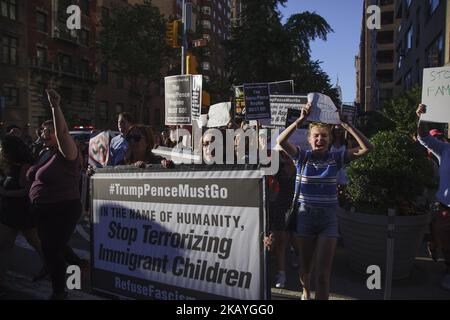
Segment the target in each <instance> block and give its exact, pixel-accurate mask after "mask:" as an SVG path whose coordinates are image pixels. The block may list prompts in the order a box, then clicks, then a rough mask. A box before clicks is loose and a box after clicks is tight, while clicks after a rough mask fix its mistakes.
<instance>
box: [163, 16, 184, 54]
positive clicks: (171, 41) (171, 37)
mask: <svg viewBox="0 0 450 320" xmlns="http://www.w3.org/2000/svg"><path fill="white" fill-rule="evenodd" d="M180 27H181V20H173V21H169V22H167V25H166V43H167V45H169V46H171V47H172V48H180V47H181V44H180V29H181V28H180Z"/></svg>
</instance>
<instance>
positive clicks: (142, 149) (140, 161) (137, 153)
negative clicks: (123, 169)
mask: <svg viewBox="0 0 450 320" xmlns="http://www.w3.org/2000/svg"><path fill="white" fill-rule="evenodd" d="M126 140H127V142H128V150H127V152H126V154H125V159H124V161H123V163H122V164H125V165H130V164H132V165H135V166H137V167H140V168H144V167H145V166H146V165H147V164H161V165H162V166H163V167H164V168H170V167H172V166H173V162H172V161H171V160H167V159H165V158H163V157H161V156H158V155H155V154H154V153H153V152H152V149H153V147H154V141H153V130H152V128H151V127H149V126H145V125H141V124H137V125H133V126H131V128H130V129H129V130H128V133H127V135H126Z"/></svg>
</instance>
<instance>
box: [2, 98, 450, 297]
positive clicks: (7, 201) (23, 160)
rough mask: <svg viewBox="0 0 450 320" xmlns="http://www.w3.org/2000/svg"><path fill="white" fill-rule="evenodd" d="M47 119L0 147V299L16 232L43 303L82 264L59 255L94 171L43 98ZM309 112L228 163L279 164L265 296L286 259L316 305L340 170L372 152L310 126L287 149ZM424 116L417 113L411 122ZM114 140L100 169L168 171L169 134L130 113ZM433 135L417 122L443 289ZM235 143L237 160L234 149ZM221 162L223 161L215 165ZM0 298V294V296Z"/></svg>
mask: <svg viewBox="0 0 450 320" xmlns="http://www.w3.org/2000/svg"><path fill="white" fill-rule="evenodd" d="M47 94H48V99H49V102H50V107H51V111H52V119H51V120H48V121H45V122H44V123H43V124H42V125H41V127H40V128H39V129H38V130H37V132H36V135H37V139H36V140H35V141H32V139H31V137H29V136H26V135H24V134H23V133H22V131H21V130H20V128H19V127H17V126H11V127H9V128H8V130H7V134H6V136H5V137H4V138H3V139H2V141H1V149H0V171H1V180H0V197H1V200H2V201H1V212H0V290H1V287H2V284H3V283H2V280H3V279H4V276H5V272H6V269H7V263H8V261H9V260H10V259H9V257H10V254H11V249H12V248H13V246H14V242H15V239H16V237H17V235H18V233H19V232H21V233H23V235H24V236H25V238H26V240H27V241H28V242H29V244H30V245H31V246H32V247H33V248H34V249H35V250H36V252H37V253H38V254H39V256H40V258H41V260H42V269H41V271H40V272H39V274H38V275H36V277H35V278H36V280H38V279H41V278H42V277H44V276H46V275H47V274H49V275H50V278H51V281H52V288H53V292H52V296H51V297H50V298H51V299H64V298H65V297H66V295H67V293H66V291H65V270H66V264H77V265H80V266H86V261H84V260H82V259H80V258H79V257H77V256H76V254H75V253H74V252H73V250H72V249H71V248H70V246H69V240H70V237H71V235H72V233H73V231H74V229H75V226H76V224H77V222H78V221H79V219H80V216H81V215H82V212H83V209H82V207H81V200H80V187H79V186H80V177H81V174H82V172H85V171H86V169H87V171H86V172H87V174H88V175H93V174H95V168H94V167H92V166H88V165H87V159H88V148H87V146H86V144H85V143H83V142H82V141H79V140H77V139H74V138H73V137H71V136H70V134H69V129H68V126H67V123H66V120H65V118H64V115H63V113H62V111H61V108H60V96H59V95H58V93H57V92H56V91H54V90H48V91H47ZM311 108H312V106H311V104H307V105H306V107H304V108H302V110H301V115H300V117H299V118H298V119H297V120H296V121H295V122H294V123H292V124H291V125H290V126H289V127H287V128H286V130H284V131H283V132H282V133H281V135H280V136H279V137H278V139H277V141H276V144H275V143H272V141H270V139H269V138H270V135H269V134H268V131H267V130H265V129H261V128H258V129H259V130H258V131H257V135H256V136H255V137H254V138H253V139H252V138H250V139H248V137H247V138H246V137H245V136H243V135H236V136H235V140H234V144H235V148H234V155H233V156H234V157H235V158H234V159H236V160H243V162H244V163H248V162H249V161H248V160H249V152H247V151H248V150H250V147H252V146H254V145H255V144H256V145H257V146H258V147H257V148H258V149H260V150H263V151H264V152H267V153H268V154H269V155H270V154H271V152H272V149H273V150H277V152H278V154H279V156H280V166H279V170H278V172H277V173H276V174H275V175H273V176H271V177H269V178H268V182H269V183H268V184H269V191H270V192H269V194H270V197H269V206H268V208H269V228H270V230H271V231H272V232H273V233H272V234H271V235H270V236H268V237H267V238H265V241H264V242H265V245H266V247H267V248H268V249H270V250H272V248H274V251H275V257H276V270H277V272H276V276H275V286H276V287H277V288H284V287H285V284H286V262H287V256H286V253H287V251H288V249H290V250H291V251H292V252H294V253H295V254H294V260H295V261H292V262H293V265H296V266H300V268H299V279H300V282H301V285H302V290H303V292H302V295H301V298H302V300H308V299H310V298H311V290H310V277H311V273H312V268H313V267H314V268H315V269H316V272H315V275H316V279H315V280H316V286H315V288H316V293H315V298H316V299H328V298H329V290H330V278H331V269H332V263H333V257H334V255H335V250H336V246H337V239H338V237H339V230H338V218H337V210H338V207H339V206H341V207H346V205H347V201H346V199H345V186H346V185H347V184H348V183H349V180H348V178H347V175H346V169H345V167H346V165H347V164H348V163H350V162H351V161H353V160H356V159H358V158H360V157H362V156H364V155H366V154H367V153H368V152H370V151H371V150H372V149H373V146H372V145H371V143H370V142H369V141H368V139H367V138H366V137H365V136H364V135H363V134H362V133H361V132H360V131H359V130H358V129H356V128H355V127H354V126H353V125H352V124H349V123H347V122H345V121H342V124H341V125H335V126H332V125H327V124H322V123H311V124H310V125H309V131H308V142H309V145H310V148H309V149H308V150H304V149H302V148H300V147H299V146H296V145H292V144H291V143H290V142H289V138H290V136H291V135H292V134H293V133H294V132H295V131H296V130H297V129H299V128H300V127H302V125H303V124H304V123H305V122H306V121H307V120H308V115H309V114H310V112H311ZM424 112H425V107H424V106H422V105H421V106H419V108H418V110H417V114H418V115H419V116H420V115H421V114H423V113H424ZM117 128H118V131H119V134H118V135H117V136H115V137H113V138H112V139H111V141H110V144H109V150H108V152H109V157H108V163H107V165H108V166H117V165H133V166H136V167H138V168H145V167H146V166H147V165H160V166H161V167H162V168H166V169H170V168H172V167H174V166H175V165H174V163H173V161H172V160H170V159H166V158H163V157H161V156H159V155H157V154H155V152H154V150H155V148H157V147H166V148H174V147H175V146H177V145H179V144H183V143H184V141H183V137H182V136H179V135H178V134H177V127H168V128H167V129H164V130H162V131H161V133H159V132H155V131H154V130H153V128H152V127H150V126H147V125H143V124H138V123H136V122H135V121H134V119H133V116H132V115H131V114H130V113H127V112H122V113H120V114H119V115H118V119H117ZM249 128H251V127H250V126H249V124H248V123H246V122H245V121H241V122H240V123H236V122H234V121H230V122H229V123H228V124H227V125H226V126H224V127H223V128H220V129H221V131H222V132H223V130H225V129H242V130H241V132H245V131H246V130H247V129H249ZM438 133H439V132H437V131H436V130H431V131H430V132H428V131H426V130H425V125H424V124H423V123H422V122H420V121H419V132H418V140H419V141H420V143H421V144H422V145H424V146H425V147H426V148H427V149H428V151H429V157H430V161H433V163H434V165H435V169H436V170H435V174H436V177H437V178H438V177H440V181H439V182H437V184H436V186H437V191H436V196H435V202H434V204H433V221H432V224H431V230H432V238H431V239H430V245H429V249H430V253H431V254H432V256H433V258H434V259H436V260H437V258H436V256H437V253H436V252H437V250H438V248H439V249H440V250H441V251H442V253H443V255H444V258H445V263H446V266H447V272H446V275H445V277H444V279H443V282H444V283H445V282H447V285H448V286H449V288H450V284H449V283H450V217H449V216H450V213H449V211H450V198H449V197H450V195H449V193H448V190H449V189H450V186H449V185H448V184H449V181H450V179H449V178H448V177H450V144H448V143H446V142H444V141H440V140H439V139H438V138H439V137H438V136H439V134H442V133H439V134H438ZM216 138H217V137H216V136H215V135H214V134H213V133H212V132H210V131H206V133H204V134H203V135H202V140H201V146H202V156H203V157H202V158H203V162H204V163H205V164H211V163H213V162H214V160H217V159H216V149H215V148H214V142H215V139H216ZM242 139H244V140H245V143H244V145H245V149H244V151H243V152H242V150H241V149H240V148H238V146H239V145H240V144H241V142H242V141H241V140H242ZM224 159H225V155H224ZM290 210H294V211H295V216H296V219H295V224H294V225H288V223H287V220H286V213H287V212H288V211H290ZM0 292H1V291H0Z"/></svg>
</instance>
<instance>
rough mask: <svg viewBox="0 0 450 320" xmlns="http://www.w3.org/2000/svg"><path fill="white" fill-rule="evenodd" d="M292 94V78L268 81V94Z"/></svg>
mask: <svg viewBox="0 0 450 320" xmlns="http://www.w3.org/2000/svg"><path fill="white" fill-rule="evenodd" d="M283 94H294V80H285V81H277V82H269V95H271V96H272V95H283Z"/></svg>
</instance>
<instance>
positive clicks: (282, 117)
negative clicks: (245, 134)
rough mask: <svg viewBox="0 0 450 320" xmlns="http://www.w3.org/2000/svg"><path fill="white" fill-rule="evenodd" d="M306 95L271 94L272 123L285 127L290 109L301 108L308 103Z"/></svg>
mask: <svg viewBox="0 0 450 320" xmlns="http://www.w3.org/2000/svg"><path fill="white" fill-rule="evenodd" d="M306 102H307V99H306V96H292V95H290V96H289V95H271V96H270V112H271V125H273V126H277V127H284V126H285V125H286V116H287V113H288V109H294V110H300V108H302V107H304V106H305V105H306Z"/></svg>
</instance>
